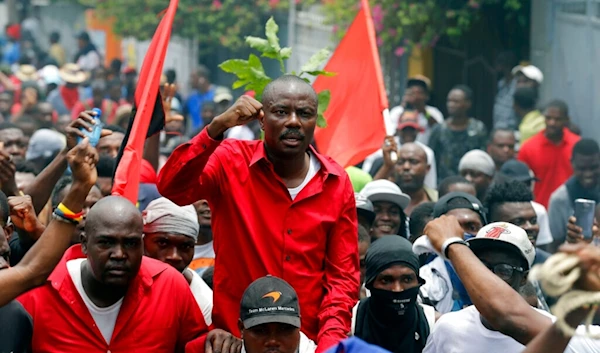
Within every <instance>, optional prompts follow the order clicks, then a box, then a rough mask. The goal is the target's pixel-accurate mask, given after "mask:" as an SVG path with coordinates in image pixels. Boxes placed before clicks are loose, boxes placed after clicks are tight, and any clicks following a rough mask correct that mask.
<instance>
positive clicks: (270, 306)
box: [240, 276, 300, 329]
mask: <svg viewBox="0 0 600 353" xmlns="http://www.w3.org/2000/svg"><path fill="white" fill-rule="evenodd" d="M240 319H241V320H242V323H243V324H244V327H245V328H246V329H250V328H252V327H255V326H258V325H262V324H268V323H281V324H288V325H292V326H294V327H297V328H300V306H299V305H298V295H297V294H296V291H295V290H294V288H292V286H290V285H289V284H288V283H287V282H286V281H284V280H282V279H281V278H277V277H273V276H266V277H262V278H259V279H257V280H256V281H254V282H252V284H250V286H249V287H248V288H246V291H245V292H244V295H243V296H242V304H241V308H240Z"/></svg>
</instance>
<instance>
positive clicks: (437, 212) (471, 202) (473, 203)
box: [433, 191, 487, 225]
mask: <svg viewBox="0 0 600 353" xmlns="http://www.w3.org/2000/svg"><path fill="white" fill-rule="evenodd" d="M455 199H463V200H464V202H460V201H458V202H452V204H450V201H452V200H455ZM459 208H466V209H469V210H473V211H475V212H477V214H479V217H480V218H481V221H482V222H483V225H486V224H487V217H486V216H485V213H486V211H485V207H483V204H482V203H481V201H479V199H478V198H476V197H475V196H473V195H471V194H467V193H466V192H462V191H455V192H451V193H449V194H446V195H444V197H442V198H441V199H439V200H438V202H436V203H435V206H434V207H433V218H438V217H439V216H441V215H444V214H446V213H448V212H449V211H452V210H455V209H459Z"/></svg>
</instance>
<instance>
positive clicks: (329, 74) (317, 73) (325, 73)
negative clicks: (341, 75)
mask: <svg viewBox="0 0 600 353" xmlns="http://www.w3.org/2000/svg"><path fill="white" fill-rule="evenodd" d="M305 73H307V74H309V75H311V76H327V77H332V76H335V75H337V73H336V72H331V71H324V70H317V71H306V72H305Z"/></svg>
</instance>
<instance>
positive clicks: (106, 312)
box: [19, 196, 207, 353]
mask: <svg viewBox="0 0 600 353" xmlns="http://www.w3.org/2000/svg"><path fill="white" fill-rule="evenodd" d="M59 209H60V207H59ZM79 209H81V207H79ZM59 218H60V217H59ZM142 229H143V225H142V216H141V214H140V213H139V211H138V210H137V209H136V208H135V206H134V205H133V204H131V203H130V202H129V201H128V200H126V199H124V198H121V197H117V196H110V197H106V198H104V199H102V200H100V201H99V202H98V203H96V205H95V206H94V207H92V209H91V210H90V212H89V213H88V214H87V220H86V225H85V236H84V237H83V240H82V244H81V246H80V245H75V246H73V247H71V248H70V249H69V250H67V252H66V253H65V255H64V257H63V259H62V261H61V262H60V263H59V264H58V266H57V267H56V269H55V270H54V272H53V273H52V275H51V276H50V278H49V280H48V282H47V283H46V284H44V285H43V286H41V287H39V288H36V289H34V290H32V291H30V292H28V293H25V294H24V295H22V296H21V297H19V301H20V302H21V304H22V305H23V307H24V308H25V309H26V310H27V312H29V314H30V315H31V317H32V319H33V325H34V333H33V340H32V350H33V351H34V352H36V351H37V352H87V353H93V352H111V351H112V352H164V353H167V352H168V353H171V352H183V350H184V348H185V345H186V344H187V342H189V341H191V340H192V339H194V338H196V337H198V336H199V335H201V334H203V333H205V332H206V331H207V327H206V324H205V322H204V320H203V317H202V313H201V312H200V309H199V308H198V305H197V304H196V302H195V300H194V297H193V296H192V293H191V291H190V289H189V287H188V284H187V282H186V280H185V279H184V277H183V276H182V275H181V274H180V273H179V272H177V270H175V269H174V268H172V267H171V266H169V265H168V264H165V263H162V262H160V261H158V260H154V259H150V258H147V257H143V256H142V254H143V243H142ZM82 251H83V253H85V254H86V255H87V257H86V256H85V255H84V254H83V253H82Z"/></svg>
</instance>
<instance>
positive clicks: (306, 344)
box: [242, 332, 317, 353]
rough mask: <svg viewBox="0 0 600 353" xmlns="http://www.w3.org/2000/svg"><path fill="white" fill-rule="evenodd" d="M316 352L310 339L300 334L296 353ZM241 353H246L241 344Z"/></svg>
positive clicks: (315, 346)
mask: <svg viewBox="0 0 600 353" xmlns="http://www.w3.org/2000/svg"><path fill="white" fill-rule="evenodd" d="M316 350H317V345H316V344H315V342H313V341H312V340H311V339H310V338H308V337H306V335H305V334H304V333H302V332H300V345H299V346H298V353H314V352H315V351H316ZM242 353H246V347H244V345H243V344H242Z"/></svg>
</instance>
